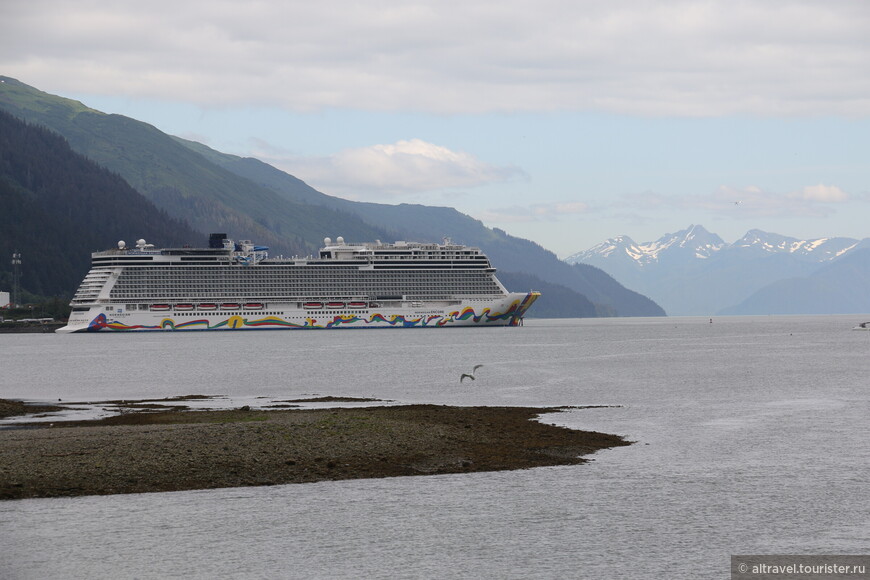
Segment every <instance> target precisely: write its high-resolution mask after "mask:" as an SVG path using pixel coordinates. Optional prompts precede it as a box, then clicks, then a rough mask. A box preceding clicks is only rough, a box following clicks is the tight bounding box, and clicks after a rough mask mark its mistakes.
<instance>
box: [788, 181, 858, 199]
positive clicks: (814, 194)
mask: <svg viewBox="0 0 870 580" xmlns="http://www.w3.org/2000/svg"><path fill="white" fill-rule="evenodd" d="M791 197H796V198H798V199H804V200H807V201H818V202H822V203H839V202H844V201H849V195H848V194H847V193H846V192H845V191H843V190H842V189H840V188H839V187H837V186H836V185H824V184H821V183H820V184H818V185H810V186H807V187H804V188H803V189H802V190H800V191H799V192H796V193H794V194H792V195H791Z"/></svg>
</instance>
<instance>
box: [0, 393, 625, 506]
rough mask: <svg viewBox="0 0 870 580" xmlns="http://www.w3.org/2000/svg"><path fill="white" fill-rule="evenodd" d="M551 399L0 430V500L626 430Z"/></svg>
mask: <svg viewBox="0 0 870 580" xmlns="http://www.w3.org/2000/svg"><path fill="white" fill-rule="evenodd" d="M558 410H559V409H556V408H546V409H541V408H524V407H447V406H438V405H406V406H385V407H366V408H353V409H349V408H335V409H306V410H282V411H255V410H230V411H192V412H184V411H162V412H147V413H146V412H136V413H126V414H122V415H118V416H115V417H110V418H107V419H102V420H98V421H80V422H75V423H55V424H54V426H49V425H47V424H44V423H41V424H31V425H29V426H27V427H26V428H17V429H5V430H0V499H20V498H35V497H61V496H83V495H103V494H115V493H140V492H155V491H180V490H191V489H211V488H221V487H237V486H254V485H275V484H285V483H305V482H314V481H323V480H339V479H358V478H373V477H394V476H402V475H429V474H441V473H470V472H477V471H498V470H508V469H525V468H530V467H540V466H547V465H572V464H577V463H582V462H584V461H585V460H584V459H583V458H582V457H581V456H582V455H588V454H590V453H594V452H595V451H598V450H600V449H606V448H609V447H616V446H620V445H628V444H629V443H628V442H626V441H625V440H624V439H623V438H622V437H620V436H617V435H608V434H604V433H597V432H592V431H576V430H571V429H566V428H563V427H556V426H553V425H546V424H543V423H540V422H538V421H535V420H534V418H535V417H537V416H538V415H540V414H542V413H550V412H555V411H558Z"/></svg>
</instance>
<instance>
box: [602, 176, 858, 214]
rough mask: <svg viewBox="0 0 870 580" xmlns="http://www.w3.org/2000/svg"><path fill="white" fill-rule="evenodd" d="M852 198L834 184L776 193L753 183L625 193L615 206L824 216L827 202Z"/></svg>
mask: <svg viewBox="0 0 870 580" xmlns="http://www.w3.org/2000/svg"><path fill="white" fill-rule="evenodd" d="M848 201H852V198H850V196H849V195H848V194H847V193H845V192H844V191H843V190H842V189H840V188H839V187H837V186H834V185H823V184H819V185H813V186H807V187H804V188H802V189H800V190H798V191H790V192H776V191H768V190H765V189H762V188H760V187H758V186H756V185H749V186H746V187H741V188H735V187H729V186H722V187H720V188H719V189H717V190H716V191H714V192H713V193H712V194H709V195H670V194H662V193H652V192H651V193H642V194H629V195H625V196H623V197H622V198H621V200H620V201H619V202H617V204H616V206H617V207H620V208H622V209H629V210H645V211H649V210H661V211H668V210H694V211H698V210H704V211H707V212H710V213H711V214H713V215H715V216H716V217H731V218H734V219H745V218H761V217H777V218H784V217H824V216H828V215H830V214H832V213H833V212H834V211H835V210H834V208H833V207H831V204H837V203H844V202H848Z"/></svg>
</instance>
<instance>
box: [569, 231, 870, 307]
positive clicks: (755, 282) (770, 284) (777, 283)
mask: <svg viewBox="0 0 870 580" xmlns="http://www.w3.org/2000/svg"><path fill="white" fill-rule="evenodd" d="M565 261H566V262H567V263H569V264H589V265H593V266H597V267H599V268H601V269H602V270H604V271H605V272H607V273H608V274H610V275H611V276H613V277H614V278H615V279H616V280H617V281H619V282H620V283H621V284H624V285H625V286H628V287H630V288H634V289H635V290H637V291H638V292H640V293H642V294H645V295H647V296H649V297H650V298H652V299H653V300H655V301H656V302H657V303H658V304H659V305H661V306H662V307H663V308H664V309H665V311H666V312H667V313H668V314H669V315H704V316H708V315H713V314H851V313H867V312H870V238H865V239H863V240H856V239H852V238H837V237H834V238H819V239H815V240H799V239H797V238H790V237H786V236H782V235H779V234H774V233H769V232H764V231H761V230H750V231H749V232H747V233H746V235H745V236H743V237H742V238H740V239H739V240H737V241H736V242H734V243H732V244H728V243H725V242H724V241H723V240H722V238H720V237H719V236H718V235H716V234H713V233H710V232H708V231H707V230H706V229H704V228H703V227H702V226H700V225H692V226H689V227H688V228H687V229H685V230H682V231H679V232H676V233H673V234H665V235H664V236H662V237H661V238H659V239H658V240H656V241H653V242H643V243H637V242H635V241H634V240H632V239H631V238H629V237H628V236H618V237H615V238H611V239H609V240H606V241H604V242H602V243H600V244H598V245H596V246H594V247H592V248H589V249H588V250H584V251H582V252H577V253H576V254H573V255H571V256H569V257H568V258H566V259H565Z"/></svg>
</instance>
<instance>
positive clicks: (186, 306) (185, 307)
mask: <svg viewBox="0 0 870 580" xmlns="http://www.w3.org/2000/svg"><path fill="white" fill-rule="evenodd" d="M175 309H176V310H193V304H176V305H175Z"/></svg>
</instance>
